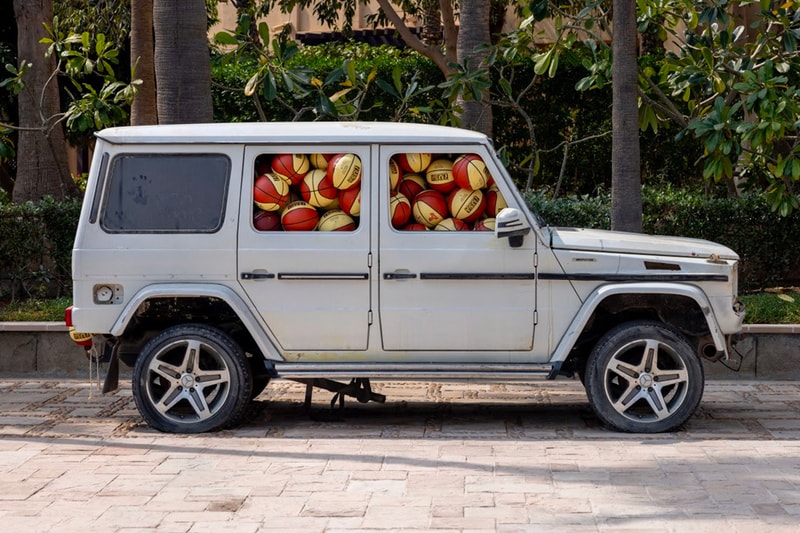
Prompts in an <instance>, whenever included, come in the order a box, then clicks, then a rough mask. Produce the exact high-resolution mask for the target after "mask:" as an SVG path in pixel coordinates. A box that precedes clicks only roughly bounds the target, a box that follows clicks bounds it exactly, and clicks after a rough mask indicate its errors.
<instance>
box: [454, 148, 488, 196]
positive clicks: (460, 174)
mask: <svg viewBox="0 0 800 533" xmlns="http://www.w3.org/2000/svg"><path fill="white" fill-rule="evenodd" d="M453 178H454V179H455V181H456V183H457V184H458V186H459V187H461V188H462V189H472V190H473V191H474V190H476V189H482V188H484V187H486V186H487V185H488V183H489V180H490V179H491V178H492V176H491V175H490V174H489V169H487V168H486V164H485V163H484V162H483V160H482V159H481V158H480V157H479V156H477V155H475V154H466V155H462V156H461V157H459V158H458V159H456V160H455V162H453Z"/></svg>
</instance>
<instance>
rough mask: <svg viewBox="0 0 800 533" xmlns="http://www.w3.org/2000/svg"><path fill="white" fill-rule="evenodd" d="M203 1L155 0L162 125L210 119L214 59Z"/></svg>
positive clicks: (159, 110) (157, 75) (156, 57)
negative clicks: (212, 62)
mask: <svg viewBox="0 0 800 533" xmlns="http://www.w3.org/2000/svg"><path fill="white" fill-rule="evenodd" d="M206 26H207V23H206V5H205V1H204V0H153V29H154V32H155V43H156V44H155V54H154V59H155V74H156V87H157V88H158V91H157V107H158V121H159V123H160V124H188V123H196V122H211V120H212V118H213V109H212V102H211V60H210V56H209V51H208V42H207V40H206V39H207V37H206V33H207V28H206Z"/></svg>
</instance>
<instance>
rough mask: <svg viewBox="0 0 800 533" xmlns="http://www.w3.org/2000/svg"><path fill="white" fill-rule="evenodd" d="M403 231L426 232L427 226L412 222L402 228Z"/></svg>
mask: <svg viewBox="0 0 800 533" xmlns="http://www.w3.org/2000/svg"><path fill="white" fill-rule="evenodd" d="M402 229H403V231H428V226H426V225H425V224H420V223H419V222H412V223H411V224H406V225H405V226H403V228H402Z"/></svg>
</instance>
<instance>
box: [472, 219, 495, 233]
mask: <svg viewBox="0 0 800 533" xmlns="http://www.w3.org/2000/svg"><path fill="white" fill-rule="evenodd" d="M472 229H473V230H475V231H494V219H493V218H482V219H480V220H479V221H477V222H476V223H475V226H473V227H472Z"/></svg>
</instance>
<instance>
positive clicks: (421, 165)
mask: <svg viewBox="0 0 800 533" xmlns="http://www.w3.org/2000/svg"><path fill="white" fill-rule="evenodd" d="M397 162H398V163H400V166H401V167H403V170H405V171H406V172H422V171H424V170H425V169H426V168H428V165H430V164H431V154H397Z"/></svg>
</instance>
